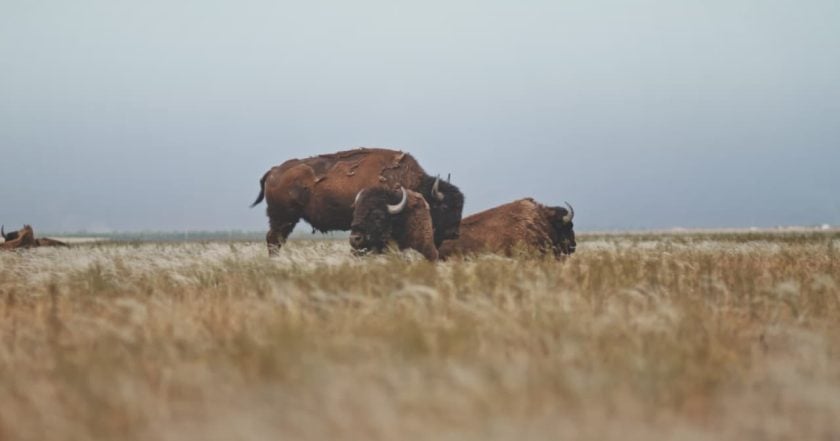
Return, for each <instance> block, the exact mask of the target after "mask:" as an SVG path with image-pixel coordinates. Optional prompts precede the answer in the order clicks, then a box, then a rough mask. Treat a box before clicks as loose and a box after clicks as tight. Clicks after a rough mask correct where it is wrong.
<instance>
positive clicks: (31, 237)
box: [0, 225, 38, 250]
mask: <svg viewBox="0 0 840 441" xmlns="http://www.w3.org/2000/svg"><path fill="white" fill-rule="evenodd" d="M6 237H13V238H14V239H11V240H7V241H5V242H3V243H2V244H0V250H17V249H20V248H32V247H35V246H38V244H37V242H36V241H35V233H34V232H33V231H32V227H31V226H29V225H24V226H23V228H22V229H20V230H18V231H16V232H14V233H9V234H7V235H6Z"/></svg>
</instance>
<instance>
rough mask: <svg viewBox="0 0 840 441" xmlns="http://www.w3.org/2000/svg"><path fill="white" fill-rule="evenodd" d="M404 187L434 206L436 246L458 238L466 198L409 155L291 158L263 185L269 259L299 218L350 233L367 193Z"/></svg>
mask: <svg viewBox="0 0 840 441" xmlns="http://www.w3.org/2000/svg"><path fill="white" fill-rule="evenodd" d="M375 187H380V188H384V189H390V190H395V189H398V188H405V189H406V190H411V191H414V192H417V193H419V194H421V195H422V196H423V198H424V199H425V200H426V201H427V202H428V203H429V207H430V214H431V218H432V225H433V228H434V243H435V246H440V244H441V243H443V241H444V240H446V239H454V238H457V237H458V231H459V225H460V223H461V211H462V209H463V206H464V195H463V194H461V192H460V191H459V190H458V188H457V187H455V186H454V185H452V184H450V183H448V182H444V181H441V180H440V179H437V178H434V177H432V176H429V175H427V174H426V172H425V171H423V168H422V167H420V164H418V163H417V160H415V159H414V157H413V156H411V155H410V154H408V153H404V152H399V151H394V150H386V149H367V148H360V149H356V150H348V151H343V152H338V153H332V154H327V155H319V156H313V157H310V158H306V159H292V160H289V161H286V162H284V163H283V164H281V165H279V166H277V167H274V168H272V169H271V170H269V171H268V172H267V173H266V174H265V175H264V176H263V178H262V180H261V181H260V194H259V196H257V200H256V201H255V202H254V203H253V205H252V206H256V205H257V204H259V203H260V202H262V201H263V199H265V201H266V205H267V209H266V213H267V214H268V221H269V231H268V234H267V235H266V242H267V244H268V250H269V254H275V253H277V251H279V249H280V246H281V245H282V244H283V242H285V240H286V238H287V237H288V236H289V234H290V233H291V232H292V229H294V227H295V225H296V224H297V223H298V222H299V221H300V219H303V220H305V221H306V222H308V223H309V224H310V225H312V227H313V228H314V229H316V230H318V231H321V232H326V231H333V230H342V231H347V230H349V229H350V228H351V226H352V222H353V201H354V199H355V197H356V195H357V194H358V193H359V192H360V191H361V190H363V189H366V188H375Z"/></svg>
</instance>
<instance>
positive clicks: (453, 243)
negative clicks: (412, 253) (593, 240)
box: [440, 198, 577, 258]
mask: <svg viewBox="0 0 840 441" xmlns="http://www.w3.org/2000/svg"><path fill="white" fill-rule="evenodd" d="M566 206H567V207H568V208H563V207H548V206H545V205H542V204H540V203H538V202H536V201H534V200H533V199H531V198H526V199H520V200H518V201H514V202H511V203H509V204H505V205H501V206H498V207H496V208H491V209H489V210H486V211H482V212H481V213H477V214H474V215H472V216H469V217H467V218H465V219H464V220H463V221H462V222H461V237H460V238H459V239H457V240H448V241H446V242H444V243H443V245H442V246H441V247H440V255H441V257H442V258H447V257H450V256H452V255H459V254H473V253H481V252H489V253H500V254H506V255H510V254H512V252H513V250H514V249H516V248H517V247H526V248H532V249H535V250H538V251H540V252H542V253H549V252H550V253H553V254H554V255H555V256H560V255H564V254H571V253H574V252H575V247H576V246H577V245H576V243H575V232H574V225H573V224H572V219H573V218H574V217H575V210H574V209H573V208H572V206H571V205H569V203H568V202H567V203H566Z"/></svg>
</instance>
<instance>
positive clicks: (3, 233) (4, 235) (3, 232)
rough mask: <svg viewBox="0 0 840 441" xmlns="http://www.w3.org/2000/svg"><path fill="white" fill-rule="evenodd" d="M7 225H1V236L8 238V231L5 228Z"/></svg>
mask: <svg viewBox="0 0 840 441" xmlns="http://www.w3.org/2000/svg"><path fill="white" fill-rule="evenodd" d="M5 227H6V226H5V225H0V236H3V239H5V238H6V232H5V231H4V230H3V228H5Z"/></svg>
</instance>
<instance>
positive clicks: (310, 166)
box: [0, 148, 575, 261]
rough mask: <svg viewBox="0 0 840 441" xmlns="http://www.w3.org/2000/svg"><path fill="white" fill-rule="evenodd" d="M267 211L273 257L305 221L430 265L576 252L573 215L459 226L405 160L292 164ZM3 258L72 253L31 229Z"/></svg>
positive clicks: (548, 210) (355, 153) (487, 217)
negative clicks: (29, 252) (28, 251)
mask: <svg viewBox="0 0 840 441" xmlns="http://www.w3.org/2000/svg"><path fill="white" fill-rule="evenodd" d="M263 200H264V201H265V203H266V205H267V209H266V213H267V214H268V223H269V230H268V234H267V235H266V242H267V244H268V253H269V255H275V254H277V253H278V252H279V251H280V247H281V246H282V245H283V243H285V241H286V239H287V238H288V237H289V234H291V232H292V230H293V229H294V228H295V225H297V223H298V222H300V220H301V219H303V220H305V221H306V222H308V223H309V224H310V225H312V228H313V229H314V230H318V231H321V232H327V231H335V230H341V231H348V230H349V231H350V246H351V247H352V250H353V253H354V254H356V255H362V254H366V253H381V252H383V251H384V250H385V249H386V248H387V247H388V244H389V243H391V242H394V243H396V245H397V246H398V247H399V248H400V249H401V250H403V249H413V250H416V251H418V252H419V253H420V254H422V255H423V256H425V257H426V259H428V260H432V261H434V260H438V259H446V258H449V257H451V256H456V255H467V254H475V253H482V252H490V253H499V254H505V255H511V254H513V253H514V252H516V250H517V249H532V250H536V251H538V252H540V253H543V254H551V255H554V256H557V257H559V256H563V255H568V254H572V253H574V252H575V232H574V228H573V224H572V220H573V219H574V217H575V211H574V209H573V208H572V206H571V205H569V204H568V203H566V206H565V207H552V206H547V205H543V204H540V203H539V202H537V201H535V200H533V199H531V198H526V199H520V200H517V201H514V202H510V203H508V204H504V205H501V206H498V207H495V208H491V209H489V210H486V211H482V212H480V213H476V214H474V215H472V216H469V217H467V218H465V219H463V220H462V219H461V211H462V210H463V208H464V195H463V193H461V191H460V190H459V189H458V187H456V186H455V185H452V183H451V182H449V179H446V180H441V179H440V178H439V177H434V176H430V175H428V174H426V172H425V171H424V170H423V168H422V167H420V164H419V163H418V162H417V160H416V159H414V157H413V156H411V155H410V154H408V153H405V152H400V151H395V150H388V149H369V148H359V149H355V150H348V151H343V152H338V153H332V154H326V155H318V156H313V157H310V158H305V159H292V160H289V161H286V162H284V163H283V164H281V165H279V166H276V167H273V168H272V169H271V170H269V171H268V172H267V173H265V175H263V177H262V179H261V180H260V194H259V196H257V200H256V201H254V203H253V204H252V205H251V206H252V207H254V206H256V205H258V204H259V203H261V202H262V201H263ZM0 234H2V237H3V239H5V241H4V242H3V243H2V244H0V250H15V249H22V248H34V247H42V246H67V245H66V244H65V243H63V242H59V241H57V240H54V239H48V238H35V234H34V232H33V230H32V227H30V226H29V225H25V226H24V227H23V229H21V230H19V231H15V232H11V233H8V234H7V233H6V232H5V231H4V229H3V228H2V227H0Z"/></svg>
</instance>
